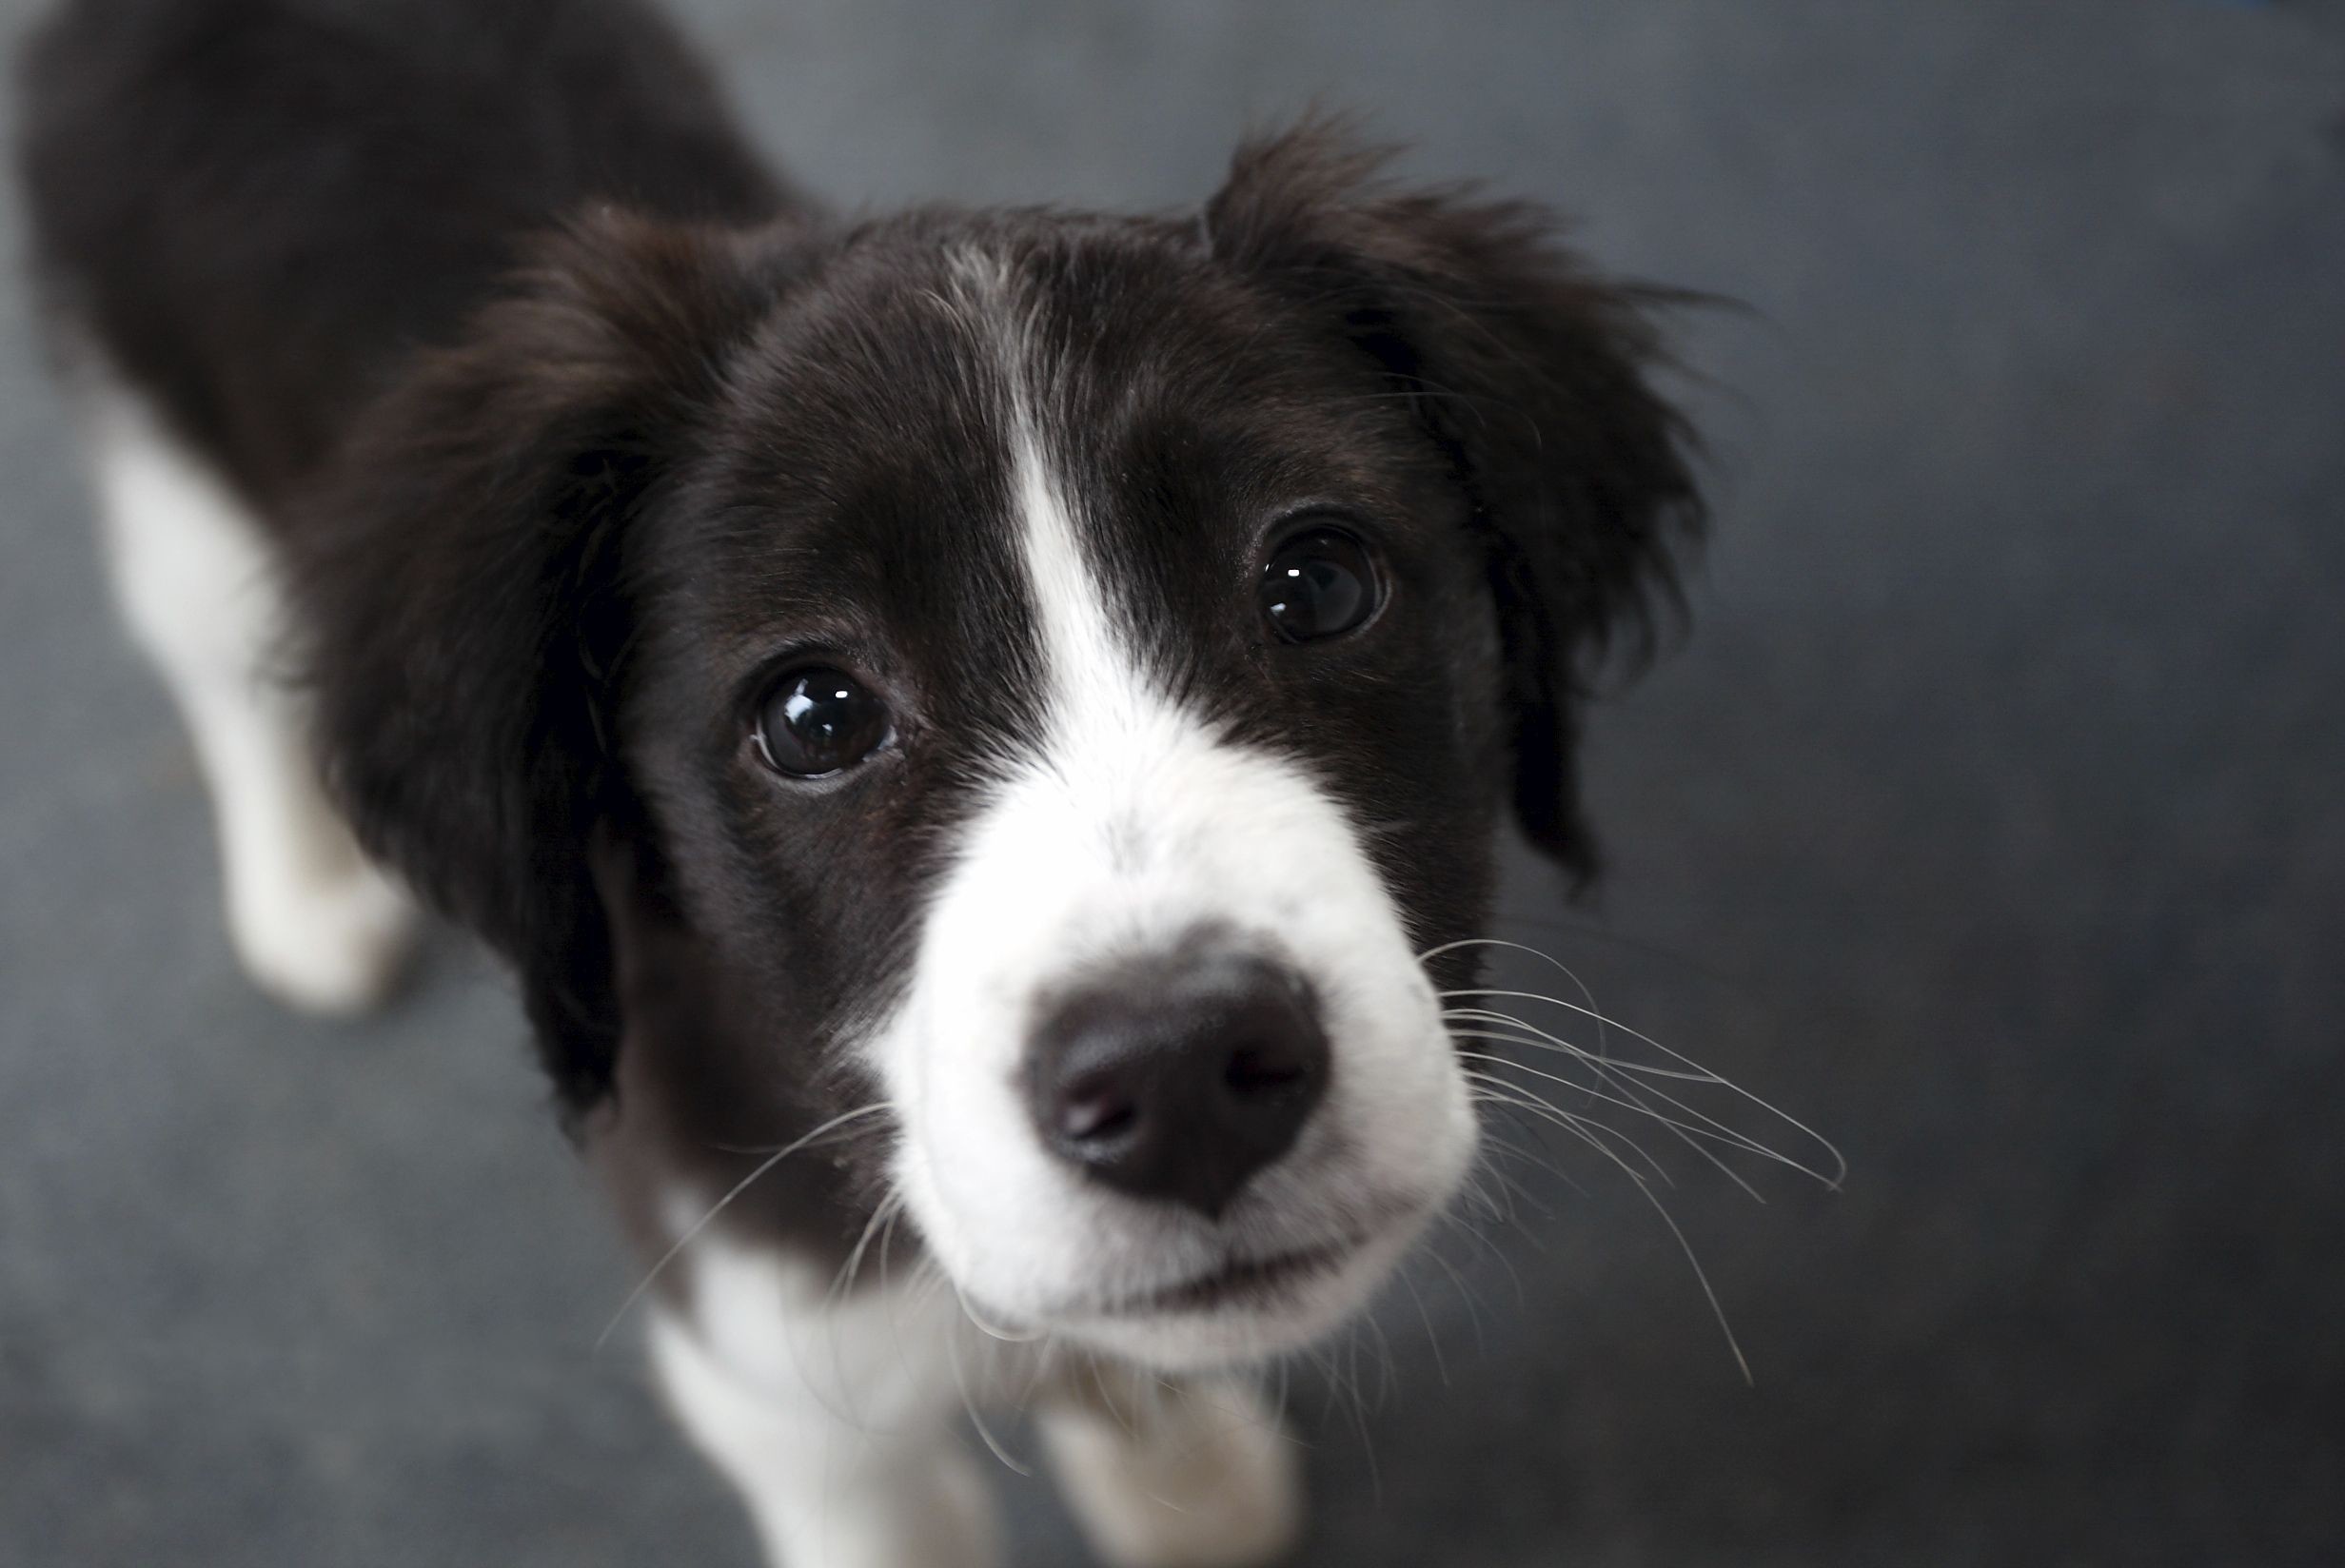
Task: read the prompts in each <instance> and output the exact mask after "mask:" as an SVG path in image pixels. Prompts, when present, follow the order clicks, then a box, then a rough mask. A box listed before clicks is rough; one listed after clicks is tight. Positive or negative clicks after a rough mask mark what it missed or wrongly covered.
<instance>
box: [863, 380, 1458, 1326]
mask: <svg viewBox="0 0 2345 1568" xmlns="http://www.w3.org/2000/svg"><path fill="white" fill-rule="evenodd" d="M1014 461H1015V473H1016V490H1015V499H1016V503H1017V506H1018V508H1019V514H1020V515H1019V518H1018V522H1019V524H1020V527H1021V529H1022V532H1023V545H1024V556H1025V566H1026V569H1027V571H1028V573H1029V574H1030V577H1031V581H1032V587H1033V592H1034V597H1035V604H1036V606H1037V608H1038V611H1039V614H1040V619H1041V629H1042V641H1043V651H1044V655H1045V658H1046V662H1047V667H1048V673H1049V681H1050V686H1049V692H1048V698H1049V702H1048V713H1049V722H1048V725H1047V730H1046V733H1045V734H1043V735H1040V736H1038V737H1037V740H1036V744H1035V748H1034V749H1033V751H1032V752H1031V753H1030V754H1029V755H1026V756H1025V757H1024V758H1023V759H1022V760H1020V761H1019V762H1017V763H1016V764H1015V766H1014V767H1013V768H1012V770H1011V771H1010V773H1009V774H1008V776H1007V777H1006V778H1004V779H1003V780H1002V781H1001V782H1000V783H999V784H998V785H997V786H996V787H995V788H994V789H993V791H992V793H991V794H990V795H989V797H988V799H987V801H986V803H985V804H984V806H983V807H982V809H981V810H980V811H978V812H977V813H976V814H975V817H974V819H973V820H972V821H971V822H970V824H969V825H968V827H967V828H966V830H965V836H964V839H963V841H962V845H961V848H960V853H959V854H958V857H957V860H956V864H955V865H954V866H953V867H952V868H951V869H950V871H949V872H947V873H946V875H945V878H944V880H943V882H942V884H941V887H940V889H939V892H938V893H937V895H936V900H935V902H934V904H933V906H932V908H931V909H930V911H929V912H928V916H927V920H926V924H925V927H924V929H923V932H922V937H921V941H920V945H919V947H918V950H917V954H916V963H915V968H914V972H913V975H912V983H911V986H910V989H909V992H908V995H907V997H906V1000H905V1002H904V1004H903V1006H902V1009H901V1010H900V1012H899V1014H898V1015H897V1017H896V1018H895V1019H894V1020H892V1022H891V1023H890V1025H889V1026H888V1027H886V1028H885V1029H882V1030H880V1031H879V1033H878V1034H877V1037H876V1038H875V1040H874V1042H873V1049H874V1054H875V1057H876V1060H877V1067H878V1068H879V1070H880V1072H881V1074H882V1076H883V1078H884V1080H885V1082H886V1085H887V1088H888V1091H889V1094H890V1096H891V1098H892V1099H893V1100H894V1101H895V1102H896V1104H897V1107H899V1110H900V1113H901V1117H902V1122H903V1126H904V1128H905V1134H906V1136H905V1138H904V1140H903V1142H902V1145H901V1147H900V1150H899V1153H898V1156H897V1166H898V1168H897V1179H898V1181H899V1182H900V1184H901V1186H902V1188H903V1191H904V1194H905V1196H906V1199H907V1201H908V1203H909V1205H910V1211H911V1214H912V1216H913V1218H914V1219H915V1220H916V1222H917V1223H918V1225H919V1227H920V1229H921V1231H922V1233H923V1234H924V1235H925V1237H926V1238H927V1241H928V1243H929V1245H930V1246H931V1248H932V1249H933V1250H934V1252H935V1254H936V1257H937V1259H938V1260H939V1261H940V1262H941V1263H942V1264H944V1265H945V1267H946V1268H947V1269H948V1270H949V1271H950V1272H951V1274H952V1275H953V1277H954V1279H955V1280H956V1283H957V1284H959V1285H960V1287H961V1289H962V1290H963V1292H964V1293H965V1294H966V1295H967V1296H968V1297H969V1298H970V1299H971V1301H972V1302H973V1303H978V1304H980V1305H981V1306H982V1308H984V1309H986V1310H990V1311H991V1312H992V1313H994V1314H995V1315H997V1316H1000V1317H1004V1318H1008V1319H1010V1320H1013V1321H1015V1322H1020V1323H1035V1324H1037V1325H1044V1326H1049V1327H1054V1328H1057V1329H1061V1330H1065V1331H1068V1332H1071V1333H1074V1334H1075V1335H1076V1336H1077V1337H1079V1338H1082V1339H1085V1340H1088V1341H1090V1342H1091V1343H1097V1344H1100V1345H1102V1346H1103V1347H1106V1348H1110V1349H1113V1350H1118V1351H1122V1352H1124V1353H1127V1354H1133V1355H1138V1356H1142V1357H1145V1358H1147V1359H1149V1360H1151V1361H1153V1362H1158V1363H1160V1364H1167V1365H1183V1366H1186V1365H1199V1364H1207V1363H1212V1362H1221V1361H1226V1360H1229V1359H1232V1358H1235V1357H1240V1356H1245V1355H1250V1354H1258V1353H1266V1352H1272V1351H1276V1350H1281V1349H1285V1348H1288V1347H1290V1346H1291V1345H1292V1344H1293V1343H1297V1342H1299V1341H1301V1340H1303V1339H1306V1338H1309V1337H1310V1336H1311V1335H1313V1334H1316V1333H1317V1332H1319V1331H1321V1330H1323V1329H1324V1328H1326V1327H1328V1326H1330V1324H1331V1323H1334V1322H1335V1321H1337V1320H1339V1319H1340V1318H1342V1317H1343V1316H1345V1315H1347V1314H1348V1313H1349V1312H1350V1311H1351V1310H1352V1309H1354V1308H1355V1307H1356V1306H1357V1305H1358V1304H1359V1303H1360V1302H1361V1301H1362V1299H1363V1298H1364V1297H1365V1296H1366V1295H1367V1293H1368V1292H1369V1291H1370V1290H1371V1289H1372V1288H1373V1287H1374V1285H1375V1284H1377V1283H1378V1282H1379V1281H1380V1280H1381V1279H1382V1277H1383V1276H1384V1274H1385V1272H1386V1271H1387V1270H1388V1269H1389V1266H1390V1264H1391V1263H1392V1262H1393V1261H1394V1259H1396V1258H1397V1257H1398V1255H1399V1253H1400V1252H1401V1251H1402V1250H1403V1249H1405V1248H1406V1246H1407V1245H1408V1244H1409V1241H1411V1240H1412V1239H1413V1237H1414V1235H1415V1233H1416V1230H1417V1229H1418V1227H1419V1226H1421V1225H1422V1224H1423V1223H1424V1222H1425V1221H1426V1220H1427V1219H1428V1218H1429V1217H1430V1215H1431V1214H1432V1213H1434V1212H1435V1211H1437V1210H1438V1209H1439V1208H1440V1207H1441V1206H1442V1205H1445V1204H1446V1203H1447V1202H1448V1199H1449V1198H1450V1197H1451V1196H1452V1194H1453V1193H1454V1191H1455V1189H1456V1187H1457V1186H1458V1184H1459V1183H1460V1182H1461V1180H1462V1179H1463V1175H1464V1172H1465V1170H1466V1167H1467V1166H1468V1163H1469V1162H1470V1159H1471V1156H1472V1151H1473V1143H1474V1121H1473V1116H1472V1113H1471V1110H1470V1107H1469V1104H1468V1094H1467V1089H1466V1084H1465V1080H1464V1077H1463V1075H1462V1073H1461V1072H1460V1070H1459V1067H1458V1064H1457V1062H1456V1060H1455V1057H1454V1054H1453V1051H1452V1049H1451V1047H1450V1044H1449V1041H1448V1035H1447V1033H1446V1031H1445V1030H1444V1029H1443V1027H1442V1023H1441V1019H1440V1008H1439V1003H1438V1002H1437V1000H1436V998H1435V996H1434V994H1433V990H1432V988H1431V986H1430V984H1429V981H1428V980H1427V978H1426V977H1425V975H1424V973H1423V971H1422V970H1421V969H1420V968H1419V967H1418V965H1417V963H1416V962H1415V959H1414V956H1413V954H1412V952H1411V951H1410V948H1409V941H1408V938H1407V935H1406V933H1405V930H1404V928H1403V925H1402V923H1401V920H1400V917H1399V914H1398V911H1396V910H1395V908H1394V907H1393V904H1392V901H1391V898H1390V896H1389V893H1388V892H1387V891H1386V889H1385V887H1384V884H1383V882H1382V880H1381V879H1380V878H1379V876H1378V875H1377V873H1376V872H1375V870H1374V868H1373V866H1372V865H1371V863H1370V859H1369V857H1368V855H1367V853H1365V851H1364V848H1363V846H1362V843H1361V838H1360V834H1359V832H1358V830H1357V829H1356V828H1355V827H1354V825H1353V824H1352V823H1351V822H1350V820H1349V818H1348V817H1347V815H1346V813H1344V811H1343V810H1342V809H1341V808H1340V807H1339V806H1338V804H1337V803H1336V802H1335V801H1334V799H1333V798H1332V797H1331V796H1330V794H1328V792H1327V791H1326V790H1324V789H1323V788H1321V787H1320V786H1319V785H1318V784H1317V783H1316V782H1314V781H1313V780H1312V779H1311V778H1310V776H1309V775H1308V774H1306V773H1305V772H1304V770H1303V769H1302V768H1300V767H1299V766H1297V765H1296V764H1294V763H1292V762H1290V761H1288V760H1285V759H1282V758H1279V757H1276V756H1273V755H1267V754H1265V753H1263V752H1260V751H1257V750H1251V749H1247V748H1242V747H1239V746H1235V745H1232V744H1231V743H1229V742H1228V741H1226V740H1225V739H1223V738H1221V737H1220V736H1219V735H1217V734H1216V733H1215V731H1214V728H1213V726H1212V723H1211V722H1210V719H1209V717H1208V715H1201V714H1198V713H1194V712H1190V711H1185V710H1184V709H1183V708H1181V707H1180V706H1178V705H1177V704H1175V703H1174V702H1173V700H1171V699H1170V698H1169V697H1168V696H1165V695H1164V694H1163V693H1162V692H1161V691H1160V690H1159V689H1158V688H1157V687H1156V685H1155V684H1154V683H1153V682H1152V681H1151V680H1150V679H1149V678H1148V677H1147V676H1146V675H1145V673H1144V672H1143V671H1142V669H1141V668H1140V667H1139V663H1138V661H1137V660H1136V659H1135V658H1134V657H1133V654H1132V651H1131V649H1130V647H1129V645H1128V641H1127V639H1126V638H1124V637H1120V636H1119V635H1118V634H1117V630H1116V628H1115V627H1114V626H1113V625H1112V624H1111V623H1110V621H1109V620H1108V619H1107V618H1106V617H1107V614H1108V612H1107V611H1105V610H1104V609H1103V606H1107V605H1112V604H1113V603H1115V602H1117V596H1115V595H1112V594H1107V593H1103V592H1101V591H1100V590H1099V588H1098V587H1097V585H1096V576H1095V573H1094V568H1093V566H1092V564H1091V562H1089V561H1088V560H1087V559H1086V558H1085V553H1084V550H1083V548H1082V546H1081V543H1080V540H1079V539H1078V537H1077V534H1076V530H1075V526H1074V519H1073V517H1072V516H1071V514H1070V511H1069V508H1068V505H1067V502H1066V500H1065V497H1064V494H1063V492H1062V489H1061V487H1060V485H1059V484H1058V482H1057V480H1056V479H1055V477H1054V474H1053V472H1052V469H1051V466H1050V464H1049V462H1048V461H1047V458H1046V453H1045V448H1044V446H1043V443H1042V441H1041V440H1040V439H1039V437H1038V435H1037V434H1036V432H1035V430H1034V428H1033V427H1032V425H1031V423H1029V422H1026V421H1020V434H1019V439H1018V441H1017V446H1016V450H1015V453H1014ZM1208 927H1210V928H1215V929H1218V930H1220V931H1228V932H1234V933H1235V934H1236V935H1237V937H1238V938H1239V940H1240V941H1241V942H1242V943H1243V944H1244V945H1246V946H1248V947H1249V948H1251V949H1252V950H1254V951H1260V952H1262V953H1264V954H1265V955H1267V956H1271V957H1273V958H1275V959H1278V960H1280V961H1283V962H1285V963H1287V964H1289V965H1291V966H1292V967H1293V968H1294V969H1295V970H1298V971H1299V972H1300V973H1301V974H1302V975H1304V976H1305V977H1306V979H1307V980H1308V981H1309V982H1310V987H1311V989H1312V990H1313V991H1314V992H1315V994H1316V996H1317V997H1318V1000H1319V1004H1320V1008H1321V1021H1322V1024H1323V1026H1324V1028H1325V1029H1326V1031H1327V1035H1328V1038H1329V1041H1330V1052H1331V1058H1330V1075H1329V1083H1328V1088H1327V1092H1326V1095H1325V1097H1324V1099H1323V1100H1322V1102H1321V1103H1320V1105H1319V1107H1317V1109H1316V1110H1315V1111H1314V1113H1313V1114H1312V1116H1311V1118H1310V1121H1309V1122H1308V1123H1307V1124H1306V1125H1305V1127H1304V1128H1303V1130H1302V1131H1301V1133H1300V1135H1299V1136H1298V1137H1297V1139H1296V1142H1295V1145H1294V1147H1292V1148H1291V1150H1290V1151H1289V1152H1288V1153H1287V1154H1286V1155H1285V1156H1283V1157H1282V1158H1281V1159H1280V1160H1279V1161H1277V1162H1276V1163H1275V1164H1273V1165H1272V1166H1270V1167H1268V1168H1267V1169H1265V1170H1264V1171H1262V1172H1261V1173H1259V1174H1257V1175H1256V1176H1255V1178H1254V1179H1253V1180H1252V1182H1251V1183H1250V1184H1249V1186H1247V1188H1246V1189H1245V1191H1244V1193H1243V1194H1242V1195H1241V1196H1240V1198H1239V1199H1238V1201H1237V1203H1236V1204H1235V1205H1233V1206H1232V1210H1231V1211H1230V1213H1229V1214H1228V1215H1227V1216H1226V1217H1225V1221H1224V1222H1223V1223H1222V1224H1221V1225H1213V1224H1212V1223H1209V1222H1207V1221H1205V1220H1203V1219H1201V1218H1200V1217H1199V1216H1197V1215H1195V1214H1193V1213H1191V1212H1189V1211H1186V1210H1183V1209H1179V1208H1177V1207H1174V1206H1173V1205H1164V1204H1151V1203H1146V1202H1141V1201H1137V1200H1133V1199H1131V1198H1128V1197H1124V1196H1122V1195H1119V1194H1116V1193H1113V1192H1112V1191H1109V1190H1107V1189H1105V1188H1103V1187H1100V1186H1097V1185H1095V1184H1092V1183H1089V1182H1086V1181H1085V1180H1083V1179H1082V1178H1081V1177H1080V1176H1079V1175H1078V1174H1077V1173H1075V1172H1074V1171H1072V1170H1070V1169H1069V1168H1068V1167H1066V1166H1064V1165H1062V1164H1061V1163H1060V1162H1058V1161H1057V1160H1056V1159H1054V1157H1053V1156H1052V1155H1051V1154H1050V1153H1049V1152H1048V1151H1047V1150H1046V1149H1045V1148H1044V1147H1043V1146H1042V1144H1041V1143H1040V1141H1039V1139H1038V1136H1037V1134H1036V1131H1035V1127H1034V1126H1033V1123H1032V1121H1031V1119H1030V1117H1029V1114H1028V1111H1027V1105H1026V1096H1025V1090H1024V1076H1023V1075H1024V1059H1025V1051H1026V1045H1027V1039H1028V1035H1029V1031H1030V1029H1031V1028H1032V1025H1033V1023H1034V1021H1035V1015H1036V1009H1037V1005H1038V1004H1039V1003H1041V1002H1042V1001H1044V1000H1046V999H1047V998H1049V997H1050V996H1051V995H1052V994H1053V993H1054V992H1055V991H1060V990H1064V989H1065V988H1066V987H1067V986H1069V985H1071V984H1078V983H1080V982H1081V981H1082V980H1083V979H1084V978H1086V977H1087V976H1089V975H1091V974H1093V973H1094V972H1096V971H1097V970H1099V969H1100V968H1101V967H1102V966H1105V965H1109V964H1113V963H1114V962H1116V961H1118V960H1128V959H1132V958H1135V957H1145V956H1149V955H1153V954H1160V953H1163V952H1165V951H1169V950H1170V949H1172V948H1173V947H1175V946H1176V945H1177V944H1178V943H1179V942H1180V941H1181V940H1182V938H1183V937H1184V936H1185V935H1187V934H1189V933H1191V932H1193V931H1197V930H1199V929H1200V928H1208ZM1347 1242H1358V1243H1363V1244H1365V1245H1362V1246H1361V1247H1360V1249H1359V1250H1358V1251H1357V1252H1356V1253H1355V1254H1354V1255H1353V1256H1352V1258H1351V1259H1350V1262H1349V1263H1348V1264H1347V1265H1346V1266H1344V1267H1343V1268H1341V1269H1339V1270H1336V1271H1334V1272H1332V1273H1330V1275H1328V1276H1326V1277H1323V1278H1321V1279H1319V1280H1318V1281H1316V1282H1315V1283H1313V1284H1311V1285H1310V1286H1309V1287H1308V1288H1305V1289H1301V1290H1298V1291H1297V1292H1296V1293H1294V1295H1293V1296H1292V1297H1291V1299H1287V1300H1284V1301H1282V1303H1280V1304H1278V1305H1276V1306H1274V1307H1270V1308H1263V1309H1259V1310H1255V1309H1249V1310H1247V1311H1245V1312H1242V1313H1241V1312H1234V1311H1226V1310H1225V1311H1223V1312H1220V1313H1216V1314H1205V1313H1195V1314H1189V1315H1186V1316H1181V1317H1171V1318H1168V1317H1165V1316H1163V1315H1157V1316H1154V1317H1151V1318H1141V1317H1136V1316H1134V1315H1132V1314H1129V1313H1115V1312H1112V1311H1108V1310H1106V1309H1107V1308H1109V1307H1111V1306H1112V1305H1113V1303H1117V1302H1119V1301H1121V1302H1128V1301H1129V1300H1131V1299H1132V1298H1133V1297H1136V1296H1143V1295H1147V1294H1151V1293H1153V1292H1155V1291H1159V1290H1162V1289H1165V1288H1167V1287H1170V1286H1175V1285H1178V1284H1183V1283H1185V1282H1188V1281H1190V1280H1192V1279H1194V1278H1196V1277H1198V1276H1199V1275H1201V1274H1203V1273H1206V1272H1209V1271H1211V1270H1212V1269H1214V1268H1215V1267H1217V1266H1220V1265H1221V1264H1225V1263H1226V1262H1227V1261H1228V1260H1229V1259H1230V1258H1231V1257H1232V1255H1233V1254H1234V1255H1236V1256H1240V1257H1250V1258H1263V1257H1269V1256H1272V1255H1275V1254H1279V1253H1284V1252H1292V1251H1296V1250H1300V1249H1312V1248H1317V1247H1320V1246H1325V1245H1330V1244H1340V1243H1347Z"/></svg>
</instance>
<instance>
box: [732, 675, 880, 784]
mask: <svg viewBox="0 0 2345 1568" xmlns="http://www.w3.org/2000/svg"><path fill="white" fill-rule="evenodd" d="M894 733H895V731H894V728H893V726H892V725H891V724H890V723H889V721H888V708H887V704H886V703H884V702H882V701H880V700H879V698H878V697H877V696H875V695H874V694H873V692H872V691H871V689H870V688H869V687H867V686H865V685H864V684H863V683H862V682H861V681H859V680H857V679H856V678H855V676H851V675H849V674H847V673H846V672H845V671H844V670H835V669H832V668H831V667H830V666H828V665H821V664H816V665H808V666H805V667H803V668H800V669H797V670H793V671H790V672H789V673H788V674H786V675H784V676H782V677H781V678H780V679H779V680H778V681H776V682H775V683H774V685H773V687H772V689H771V690H770V691H768V692H767V693H766V696H765V700H764V702H763V703H762V704H760V705H759V709H758V724H757V739H758V753H759V755H760V756H762V757H763V758H764V759H765V765H766V766H767V767H769V768H771V769H773V770H774V772H776V773H778V774H787V775H789V776H790V777H793V778H820V777H822V776H823V775H824V774H835V773H838V772H841V771H842V770H844V769H848V768H852V767H854V766H855V765H856V764H857V763H858V762H860V761H862V760H863V759H864V758H865V757H867V756H869V755H871V754H872V753H874V752H876V751H877V750H878V749H879V748H880V747H882V746H884V745H886V744H887V742H888V739H889V737H890V736H891V735H893V734H894Z"/></svg>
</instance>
